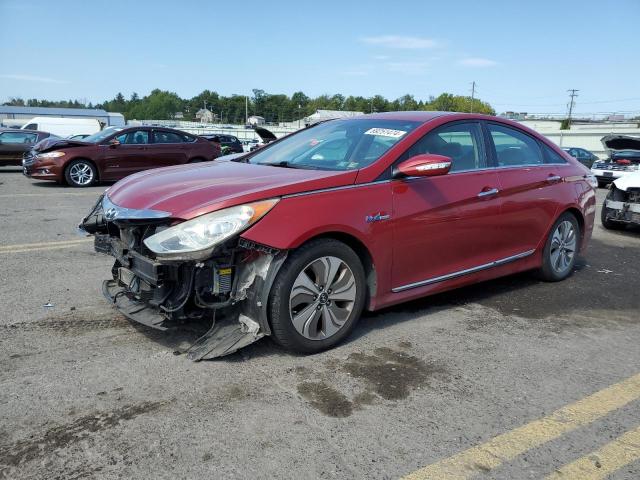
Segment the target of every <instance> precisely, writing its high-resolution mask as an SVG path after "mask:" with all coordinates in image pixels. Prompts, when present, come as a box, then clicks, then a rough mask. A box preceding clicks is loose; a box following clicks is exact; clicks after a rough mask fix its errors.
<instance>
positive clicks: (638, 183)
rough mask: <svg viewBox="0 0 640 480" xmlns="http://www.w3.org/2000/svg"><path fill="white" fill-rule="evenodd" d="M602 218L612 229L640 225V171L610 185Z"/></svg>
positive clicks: (603, 223) (603, 222) (606, 225)
mask: <svg viewBox="0 0 640 480" xmlns="http://www.w3.org/2000/svg"><path fill="white" fill-rule="evenodd" d="M601 220H602V225H603V226H604V227H605V228H608V229H611V230H613V229H620V228H624V227H625V225H630V224H635V225H640V172H635V173H633V174H631V175H626V176H624V177H622V178H619V179H617V180H615V181H614V182H613V183H612V184H611V185H610V186H609V193H608V194H607V197H606V199H605V201H604V205H602V214H601Z"/></svg>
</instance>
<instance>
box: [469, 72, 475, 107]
mask: <svg viewBox="0 0 640 480" xmlns="http://www.w3.org/2000/svg"><path fill="white" fill-rule="evenodd" d="M475 96H476V82H475V80H474V81H473V82H471V108H470V110H469V113H473V99H474V98H475Z"/></svg>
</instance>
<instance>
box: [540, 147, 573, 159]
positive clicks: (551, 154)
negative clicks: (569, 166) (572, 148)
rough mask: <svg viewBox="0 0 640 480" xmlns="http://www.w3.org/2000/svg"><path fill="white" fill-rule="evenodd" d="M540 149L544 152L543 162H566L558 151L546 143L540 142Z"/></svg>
mask: <svg viewBox="0 0 640 480" xmlns="http://www.w3.org/2000/svg"><path fill="white" fill-rule="evenodd" d="M542 151H543V153H544V163H567V161H566V160H565V159H564V158H563V157H562V156H560V154H559V153H558V152H556V151H555V150H554V149H553V148H551V147H549V146H548V145H545V144H542Z"/></svg>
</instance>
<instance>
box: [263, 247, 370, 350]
mask: <svg viewBox="0 0 640 480" xmlns="http://www.w3.org/2000/svg"><path fill="white" fill-rule="evenodd" d="M365 289H366V283H365V275H364V269H363V267H362V263H361V262H360V258H359V257H358V255H357V254H356V253H355V252H354V251H353V250H352V249H351V248H350V247H348V246H347V245H345V244H344V243H342V242H339V241H337V240H333V239H320V240H315V241H312V242H310V243H308V244H306V245H303V246H302V247H300V248H299V249H298V250H296V251H294V252H293V253H292V254H291V255H290V256H289V258H287V260H286V262H285V264H284V265H283V266H282V269H281V270H280V272H279V273H278V276H277V277H276V280H275V282H274V284H273V287H272V289H271V292H270V294H269V313H270V315H269V317H270V321H271V328H272V333H273V338H274V340H275V341H276V342H278V343H279V344H280V345H282V346H283V347H285V348H287V349H290V350H294V351H298V352H302V353H315V352H320V351H322V350H326V349H328V348H331V347H333V346H335V345H337V344H338V343H340V342H341V341H342V340H343V339H344V338H345V337H347V336H348V335H349V333H350V332H351V330H352V329H353V327H354V326H355V324H356V322H357V321H358V318H359V317H360V314H361V312H362V309H363V307H364V302H365V296H366V295H365Z"/></svg>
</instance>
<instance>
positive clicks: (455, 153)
mask: <svg viewBox="0 0 640 480" xmlns="http://www.w3.org/2000/svg"><path fill="white" fill-rule="evenodd" d="M481 145H482V144H481V142H480V127H479V126H478V124H476V123H454V124H452V125H445V126H443V127H440V128H437V129H435V130H433V131H431V132H429V133H427V134H426V135H425V136H424V137H422V138H421V139H420V140H418V141H417V142H416V143H414V144H413V145H412V146H411V147H410V148H409V150H407V151H406V152H405V154H404V155H403V156H402V158H401V159H400V160H401V161H402V160H405V159H408V158H411V157H413V156H415V155H420V154H424V153H433V154H436V155H444V156H446V157H449V158H451V160H452V164H451V172H459V171H465V170H475V169H478V168H485V167H486V166H487V164H486V160H485V156H484V154H483V150H482V146H481Z"/></svg>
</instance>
